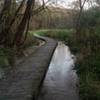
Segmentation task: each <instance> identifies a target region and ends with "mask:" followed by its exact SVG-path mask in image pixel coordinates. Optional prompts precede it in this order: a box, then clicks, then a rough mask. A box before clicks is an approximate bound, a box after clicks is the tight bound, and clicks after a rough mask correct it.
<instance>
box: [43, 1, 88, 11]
mask: <svg viewBox="0 0 100 100" xmlns="http://www.w3.org/2000/svg"><path fill="white" fill-rule="evenodd" d="M45 1H48V0H45ZM50 1H52V2H56V1H57V5H58V7H64V8H72V2H74V1H77V0H50ZM84 8H86V9H87V8H88V4H87V3H85V6H84Z"/></svg>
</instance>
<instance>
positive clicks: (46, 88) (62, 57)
mask: <svg viewBox="0 0 100 100" xmlns="http://www.w3.org/2000/svg"><path fill="white" fill-rule="evenodd" d="M73 57H74V56H73V55H72V54H71V52H70V50H69V48H68V47H67V46H65V45H64V44H62V43H61V42H60V43H59V44H58V47H57V49H56V50H55V53H54V55H53V58H52V61H51V64H50V66H49V70H48V72H47V75H46V78H45V80H44V83H43V87H42V89H41V92H40V95H39V98H38V100H79V98H78V97H79V96H78V89H77V87H76V84H77V83H78V82H77V81H78V78H77V75H76V72H75V70H73V67H74V59H72V58H73Z"/></svg>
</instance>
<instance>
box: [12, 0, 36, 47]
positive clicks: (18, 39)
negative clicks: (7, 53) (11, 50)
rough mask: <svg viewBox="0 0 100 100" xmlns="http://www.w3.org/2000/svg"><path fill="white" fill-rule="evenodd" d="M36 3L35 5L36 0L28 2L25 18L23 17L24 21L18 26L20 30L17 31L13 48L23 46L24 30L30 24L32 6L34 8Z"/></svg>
mask: <svg viewBox="0 0 100 100" xmlns="http://www.w3.org/2000/svg"><path fill="white" fill-rule="evenodd" d="M34 3H35V0H28V1H27V6H26V10H25V13H24V16H23V18H22V21H21V22H20V24H19V26H18V30H17V32H16V34H15V37H14V40H13V46H14V45H16V46H20V45H21V44H22V39H23V35H24V30H25V28H26V26H27V24H28V22H29V19H30V16H31V10H32V6H34Z"/></svg>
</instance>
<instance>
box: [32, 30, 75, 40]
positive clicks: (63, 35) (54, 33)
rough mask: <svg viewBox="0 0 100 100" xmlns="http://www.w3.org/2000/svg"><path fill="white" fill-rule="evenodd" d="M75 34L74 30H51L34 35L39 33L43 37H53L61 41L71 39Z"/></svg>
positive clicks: (40, 31)
mask: <svg viewBox="0 0 100 100" xmlns="http://www.w3.org/2000/svg"><path fill="white" fill-rule="evenodd" d="M73 32H74V30H73V29H69V30H67V29H51V30H49V29H48V30H39V31H36V32H33V33H37V34H39V35H43V36H48V37H52V38H54V39H59V40H62V41H64V40H67V39H68V38H70V37H71V36H72V33H73Z"/></svg>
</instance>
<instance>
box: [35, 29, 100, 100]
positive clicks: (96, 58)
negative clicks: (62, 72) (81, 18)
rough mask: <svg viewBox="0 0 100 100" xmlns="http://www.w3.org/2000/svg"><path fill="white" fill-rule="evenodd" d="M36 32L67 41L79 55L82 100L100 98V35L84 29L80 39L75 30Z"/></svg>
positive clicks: (78, 67)
mask: <svg viewBox="0 0 100 100" xmlns="http://www.w3.org/2000/svg"><path fill="white" fill-rule="evenodd" d="M35 33H37V34H40V35H44V36H49V37H52V38H55V39H58V40H62V41H65V43H66V44H68V45H69V46H70V48H71V50H72V52H74V53H75V54H76V56H77V62H76V70H77V73H78V76H79V82H80V97H81V100H100V35H99V34H98V32H97V31H96V32H95V33H92V32H91V31H89V30H83V32H81V35H80V40H79V41H77V40H76V39H75V35H74V30H57V29H56V30H39V31H36V32H35Z"/></svg>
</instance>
